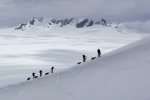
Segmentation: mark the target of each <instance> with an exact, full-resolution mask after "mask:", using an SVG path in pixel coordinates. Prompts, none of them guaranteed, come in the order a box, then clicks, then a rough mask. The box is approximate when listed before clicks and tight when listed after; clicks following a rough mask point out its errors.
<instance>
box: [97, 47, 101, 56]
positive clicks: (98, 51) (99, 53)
mask: <svg viewBox="0 0 150 100" xmlns="http://www.w3.org/2000/svg"><path fill="white" fill-rule="evenodd" d="M97 53H98V57H100V56H101V50H100V49H98V50H97Z"/></svg>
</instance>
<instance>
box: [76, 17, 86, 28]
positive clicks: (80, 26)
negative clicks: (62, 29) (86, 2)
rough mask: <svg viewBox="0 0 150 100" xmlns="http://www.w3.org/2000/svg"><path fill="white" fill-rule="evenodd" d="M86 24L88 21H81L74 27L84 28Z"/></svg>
mask: <svg viewBox="0 0 150 100" xmlns="http://www.w3.org/2000/svg"><path fill="white" fill-rule="evenodd" d="M87 22H88V19H85V20H83V21H82V22H80V23H77V25H76V27H77V28H82V27H83V26H85V24H86V23H87Z"/></svg>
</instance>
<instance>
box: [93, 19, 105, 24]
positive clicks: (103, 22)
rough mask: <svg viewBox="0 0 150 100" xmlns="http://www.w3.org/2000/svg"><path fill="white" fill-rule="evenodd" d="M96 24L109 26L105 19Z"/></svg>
mask: <svg viewBox="0 0 150 100" xmlns="http://www.w3.org/2000/svg"><path fill="white" fill-rule="evenodd" d="M95 24H101V25H107V22H106V20H105V19H101V21H98V22H96V23H95Z"/></svg>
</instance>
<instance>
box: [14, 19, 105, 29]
mask: <svg viewBox="0 0 150 100" xmlns="http://www.w3.org/2000/svg"><path fill="white" fill-rule="evenodd" d="M43 20H44V18H43V17H38V18H37V17H34V18H33V19H32V20H31V21H29V23H28V24H29V25H28V26H29V27H30V26H31V25H35V23H36V22H41V23H42V22H43ZM79 20H80V21H79ZM47 24H48V25H53V24H58V25H59V27H64V26H66V25H68V24H73V25H75V26H76V28H82V27H90V26H93V25H95V24H97V25H107V22H106V20H105V19H101V20H100V21H97V22H94V21H92V20H90V19H82V21H81V19H77V18H70V19H59V20H56V19H51V20H50V21H47ZM26 25H27V24H21V25H20V26H19V27H18V28H15V29H16V30H18V29H22V28H23V26H24V27H26Z"/></svg>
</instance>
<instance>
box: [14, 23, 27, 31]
mask: <svg viewBox="0 0 150 100" xmlns="http://www.w3.org/2000/svg"><path fill="white" fill-rule="evenodd" d="M26 25H27V24H21V25H20V26H19V27H18V28H15V30H20V29H21V30H22V31H23V26H24V27H25V26H26Z"/></svg>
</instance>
